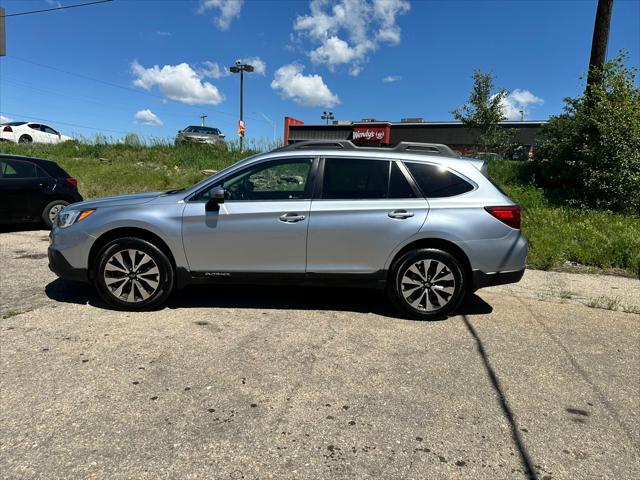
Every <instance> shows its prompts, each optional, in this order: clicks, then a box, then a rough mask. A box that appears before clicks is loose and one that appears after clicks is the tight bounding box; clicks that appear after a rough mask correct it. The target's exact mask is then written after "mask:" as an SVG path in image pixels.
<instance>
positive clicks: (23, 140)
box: [18, 135, 33, 143]
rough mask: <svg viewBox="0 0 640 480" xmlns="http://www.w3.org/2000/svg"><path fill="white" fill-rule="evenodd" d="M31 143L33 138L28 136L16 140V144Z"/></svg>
mask: <svg viewBox="0 0 640 480" xmlns="http://www.w3.org/2000/svg"><path fill="white" fill-rule="evenodd" d="M32 142H33V138H31V137H30V136H29V135H22V136H21V137H20V138H19V139H18V143H32Z"/></svg>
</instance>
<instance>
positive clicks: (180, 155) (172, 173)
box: [0, 142, 257, 198]
mask: <svg viewBox="0 0 640 480" xmlns="http://www.w3.org/2000/svg"><path fill="white" fill-rule="evenodd" d="M0 152H1V153H13V154H17V155H27V156H32V157H39V158H47V159H50V160H55V161H56V162H58V163H59V164H60V165H61V166H62V167H63V168H64V169H65V170H66V171H67V172H69V174H70V175H72V176H73V177H75V178H76V179H77V180H78V188H79V189H80V193H81V194H82V195H83V196H84V197H85V198H96V197H104V196H109V195H119V194H125V193H135V192H149V191H161V190H168V189H171V188H179V187H185V186H188V185H192V184H194V183H196V182H198V181H200V180H202V179H203V178H204V177H205V174H204V173H203V170H221V169H223V168H225V167H227V166H229V165H231V164H233V163H235V162H237V161H238V160H241V159H243V158H245V157H247V156H249V155H253V154H255V153H257V152H256V151H252V150H245V151H244V152H240V151H238V150H234V149H230V150H229V151H224V150H220V149H217V148H215V147H212V146H209V145H188V144H187V145H180V146H179V147H175V146H173V145H171V144H160V143H158V144H156V145H153V146H144V145H124V144H119V143H116V144H102V143H79V142H66V143H62V144H59V145H42V144H26V145H25V144H21V145H16V144H12V143H4V142H3V143H0Z"/></svg>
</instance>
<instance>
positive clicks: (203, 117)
mask: <svg viewBox="0 0 640 480" xmlns="http://www.w3.org/2000/svg"><path fill="white" fill-rule="evenodd" d="M208 116H209V115H205V114H204V113H201V114H200V120H202V126H203V127H204V119H205V118H207V117H208Z"/></svg>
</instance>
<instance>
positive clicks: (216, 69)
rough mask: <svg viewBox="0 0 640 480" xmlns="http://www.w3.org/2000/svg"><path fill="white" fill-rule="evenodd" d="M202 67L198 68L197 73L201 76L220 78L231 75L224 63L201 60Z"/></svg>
mask: <svg viewBox="0 0 640 480" xmlns="http://www.w3.org/2000/svg"><path fill="white" fill-rule="evenodd" d="M202 65H203V67H201V68H199V69H198V73H199V74H200V75H202V76H203V77H209V78H222V77H228V76H229V75H231V72H230V71H229V69H228V68H226V67H225V66H224V65H223V66H220V64H218V63H216V62H209V61H206V62H202Z"/></svg>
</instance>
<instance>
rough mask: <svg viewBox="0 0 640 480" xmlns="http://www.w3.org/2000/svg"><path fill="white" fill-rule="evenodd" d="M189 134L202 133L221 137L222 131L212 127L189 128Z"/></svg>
mask: <svg viewBox="0 0 640 480" xmlns="http://www.w3.org/2000/svg"><path fill="white" fill-rule="evenodd" d="M186 131H187V132H189V133H202V134H205V135H219V134H220V130H218V129H217V128H211V127H189V128H187V129H186Z"/></svg>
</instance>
